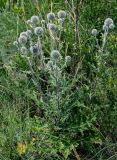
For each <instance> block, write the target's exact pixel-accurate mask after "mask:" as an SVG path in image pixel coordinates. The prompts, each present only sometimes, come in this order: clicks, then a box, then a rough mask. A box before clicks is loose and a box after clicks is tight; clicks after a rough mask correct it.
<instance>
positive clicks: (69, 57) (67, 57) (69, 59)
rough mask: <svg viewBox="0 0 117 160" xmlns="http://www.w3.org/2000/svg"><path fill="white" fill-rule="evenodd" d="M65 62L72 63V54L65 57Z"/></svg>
mask: <svg viewBox="0 0 117 160" xmlns="http://www.w3.org/2000/svg"><path fill="white" fill-rule="evenodd" d="M65 63H66V64H70V63H71V56H66V57H65Z"/></svg>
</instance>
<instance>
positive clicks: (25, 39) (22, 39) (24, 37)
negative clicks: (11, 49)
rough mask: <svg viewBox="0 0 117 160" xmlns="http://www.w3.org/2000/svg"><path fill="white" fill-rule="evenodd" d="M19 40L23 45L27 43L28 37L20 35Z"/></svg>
mask: <svg viewBox="0 0 117 160" xmlns="http://www.w3.org/2000/svg"><path fill="white" fill-rule="evenodd" d="M18 42H19V43H20V44H22V45H24V44H26V43H27V37H26V36H20V37H19V38H18Z"/></svg>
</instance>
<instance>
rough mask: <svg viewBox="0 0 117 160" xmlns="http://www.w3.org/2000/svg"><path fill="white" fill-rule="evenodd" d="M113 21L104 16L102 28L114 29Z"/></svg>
mask: <svg viewBox="0 0 117 160" xmlns="http://www.w3.org/2000/svg"><path fill="white" fill-rule="evenodd" d="M114 27H115V25H114V21H113V20H112V19H111V18H106V19H105V21H104V25H103V30H108V29H114Z"/></svg>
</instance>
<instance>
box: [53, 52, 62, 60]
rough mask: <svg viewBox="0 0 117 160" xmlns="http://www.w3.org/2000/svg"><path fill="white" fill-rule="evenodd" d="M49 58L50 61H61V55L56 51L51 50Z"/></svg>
mask: <svg viewBox="0 0 117 160" xmlns="http://www.w3.org/2000/svg"><path fill="white" fill-rule="evenodd" d="M51 58H52V60H54V61H59V60H60V59H61V54H60V53H59V51H58V50H53V51H52V52H51Z"/></svg>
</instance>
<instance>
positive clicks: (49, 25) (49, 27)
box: [48, 23, 56, 32]
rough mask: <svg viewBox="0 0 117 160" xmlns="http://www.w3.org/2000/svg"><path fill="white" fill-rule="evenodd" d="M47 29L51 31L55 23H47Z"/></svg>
mask: <svg viewBox="0 0 117 160" xmlns="http://www.w3.org/2000/svg"><path fill="white" fill-rule="evenodd" d="M48 29H49V30H50V31H52V32H54V31H55V30H56V25H55V24H54V23H49V24H48Z"/></svg>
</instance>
